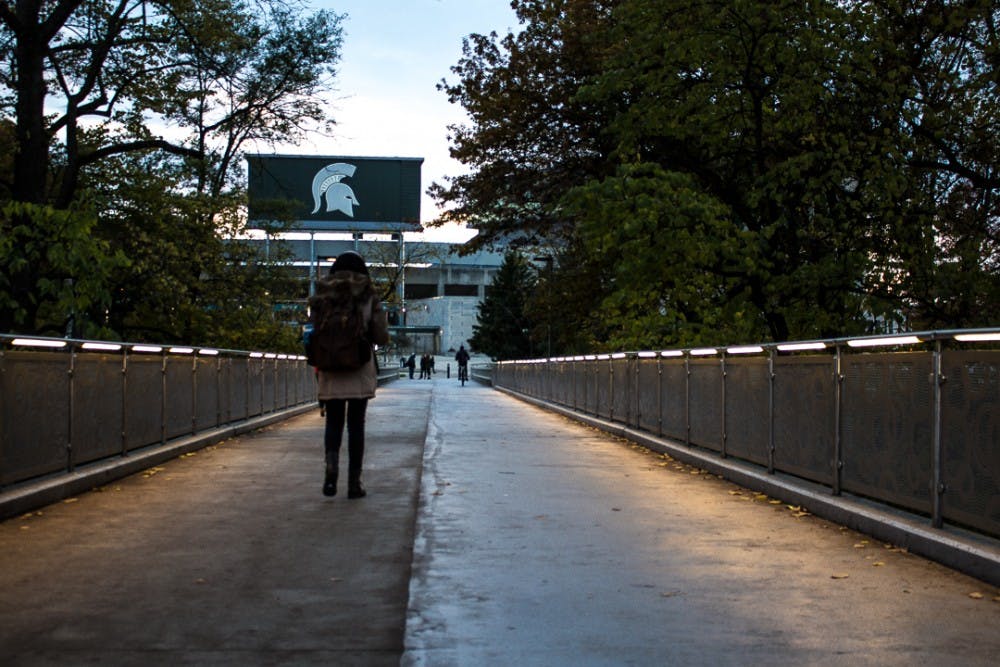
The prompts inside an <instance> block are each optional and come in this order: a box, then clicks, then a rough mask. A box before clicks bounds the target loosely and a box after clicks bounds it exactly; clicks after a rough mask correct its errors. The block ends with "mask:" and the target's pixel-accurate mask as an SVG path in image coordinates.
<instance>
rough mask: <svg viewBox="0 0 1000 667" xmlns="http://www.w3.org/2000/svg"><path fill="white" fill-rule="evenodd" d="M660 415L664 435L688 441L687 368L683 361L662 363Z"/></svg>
mask: <svg viewBox="0 0 1000 667" xmlns="http://www.w3.org/2000/svg"><path fill="white" fill-rule="evenodd" d="M660 364H661V366H660V370H661V375H660V415H661V417H662V423H663V435H665V436H667V437H668V438H673V439H675V440H680V441H681V442H685V441H686V440H687V367H686V366H685V364H684V361H683V360H681V359H670V360H666V359H664V360H663V361H661V362H660Z"/></svg>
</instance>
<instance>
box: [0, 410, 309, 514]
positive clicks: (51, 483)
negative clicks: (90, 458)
mask: <svg viewBox="0 0 1000 667" xmlns="http://www.w3.org/2000/svg"><path fill="white" fill-rule="evenodd" d="M315 409H316V403H315V402H309V403H304V404H302V405H299V406H296V407H292V408H286V409H284V410H281V411H278V412H271V413H268V414H266V415H261V416H259V417H254V418H252V419H248V420H246V421H241V422H236V423H233V424H229V425H226V426H221V427H219V428H215V429H212V430H209V431H204V432H202V433H197V434H195V435H190V436H186V437H183V438H177V439H175V440H171V441H169V442H167V443H165V444H163V445H151V446H149V447H145V448H143V449H139V450H135V451H133V452H129V453H128V454H127V455H125V456H121V457H118V458H114V459H105V460H102V461H98V462H96V463H92V464H86V465H82V466H79V467H78V468H77V469H76V470H74V471H73V472H71V473H58V474H55V475H50V476H48V477H46V478H43V479H41V480H37V481H32V482H25V483H23V484H19V485H15V486H12V487H11V488H10V489H8V490H6V491H3V492H0V520H4V519H8V518H10V517H12V516H17V515H19V514H24V513H26V512H30V511H32V510H34V509H37V508H39V507H44V506H45V505H50V504H52V503H56V502H59V501H60V500H65V499H66V498H70V497H72V496H75V495H78V494H80V493H84V492H86V491H90V490H91V489H93V488H95V487H99V486H103V485H104V484H107V483H109V482H111V481H114V480H116V479H121V478H122V477H127V476H129V475H133V474H135V473H137V472H140V471H142V470H146V469H147V468H151V467H153V466H155V465H157V464H159V463H163V462H164V461H169V460H170V459H174V458H177V457H178V456H181V455H182V454H187V453H188V452H193V451H197V450H199V449H202V448H204V447H207V446H208V445H211V444H214V443H217V442H221V441H223V440H227V439H229V438H233V437H236V436H238V435H242V434H244V433H248V432H250V431H255V430H257V429H260V428H263V427H265V426H269V425H271V424H274V423H276V422H281V421H284V420H286V419H290V418H291V417H295V416H297V415H300V414H303V413H305V412H309V411H310V410H315Z"/></svg>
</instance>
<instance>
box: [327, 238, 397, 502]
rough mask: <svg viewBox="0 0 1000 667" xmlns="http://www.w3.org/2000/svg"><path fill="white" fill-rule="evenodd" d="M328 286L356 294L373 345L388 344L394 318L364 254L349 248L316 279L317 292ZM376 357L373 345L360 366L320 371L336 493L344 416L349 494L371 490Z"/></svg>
mask: <svg viewBox="0 0 1000 667" xmlns="http://www.w3.org/2000/svg"><path fill="white" fill-rule="evenodd" d="M323 291H326V292H327V293H332V294H336V295H337V297H336V298H337V299H341V298H344V297H342V296H341V295H344V294H345V293H346V294H348V296H347V297H346V298H349V299H351V304H352V306H354V307H356V308H357V309H358V312H360V314H361V318H360V319H361V320H362V322H363V324H364V331H365V334H366V338H367V343H368V344H369V345H371V344H376V345H385V344H386V343H388V342H389V323H388V320H387V318H386V314H385V311H383V310H382V306H381V304H380V303H379V300H378V297H377V296H376V294H375V289H374V287H373V286H372V281H371V278H370V277H369V275H368V267H367V266H366V265H365V260H364V259H363V258H362V257H361V255H359V254H358V253H356V252H345V253H343V254H341V255H340V256H338V257H337V259H336V261H334V263H333V266H332V267H330V274H329V276H327V277H326V278H325V279H323V280H321V281H320V282H319V284H317V294H321V293H322V292H323ZM313 335H316V334H315V333H314V334H313ZM362 340H363V339H362ZM376 363H377V362H376V360H375V353H374V351H372V352H371V355H370V356H369V358H368V360H367V361H365V362H364V363H363V364H362V366H361V367H360V368H357V369H355V370H336V371H325V370H321V371H319V400H320V401H321V402H322V404H323V405H324V406H325V407H326V429H325V431H324V433H323V446H324V449H325V451H326V475H325V477H324V480H323V495H326V496H334V495H336V494H337V476H338V473H339V470H340V445H341V442H342V441H343V437H344V426H345V422H346V426H347V453H348V465H347V497H348V498H362V497H364V496H365V495H366V492H365V488H364V486H363V485H362V483H361V469H362V465H363V460H364V455H365V412H366V411H367V409H368V399H370V398H372V397H374V396H375V389H376V387H377V386H378V380H377V376H378V370H377V368H376ZM345 413H346V420H345Z"/></svg>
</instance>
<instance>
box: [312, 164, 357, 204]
mask: <svg viewBox="0 0 1000 667" xmlns="http://www.w3.org/2000/svg"><path fill="white" fill-rule="evenodd" d="M355 169H356V167H355V166H354V165H353V164H346V163H344V162H336V163H334V164H328V165H326V166H325V167H323V168H322V169H320V170H319V171H317V172H316V175H315V176H313V183H312V195H313V202H315V204H316V207H315V208H314V209H313V211H312V212H313V213H316V212H317V211H319V207H320V204H321V203H322V198H323V195H324V194H325V195H326V210H327V212H330V211H340V212H341V213H343V214H344V215H347V216H350V217H352V218H353V217H354V207H355V206H360V205H361V203H360V202H359V201H358V198H357V196H356V195H355V194H354V190H352V189H351V186H349V185H346V184H344V183H341V182H340V180H341V179H342V178H350V177H351V176H354V170H355Z"/></svg>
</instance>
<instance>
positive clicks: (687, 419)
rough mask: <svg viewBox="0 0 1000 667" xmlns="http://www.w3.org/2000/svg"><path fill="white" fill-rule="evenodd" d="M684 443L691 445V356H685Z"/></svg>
mask: <svg viewBox="0 0 1000 667" xmlns="http://www.w3.org/2000/svg"><path fill="white" fill-rule="evenodd" d="M684 443H685V444H686V445H688V446H690V445H691V355H690V354H686V355H684Z"/></svg>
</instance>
